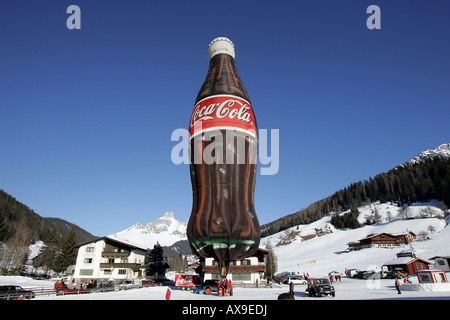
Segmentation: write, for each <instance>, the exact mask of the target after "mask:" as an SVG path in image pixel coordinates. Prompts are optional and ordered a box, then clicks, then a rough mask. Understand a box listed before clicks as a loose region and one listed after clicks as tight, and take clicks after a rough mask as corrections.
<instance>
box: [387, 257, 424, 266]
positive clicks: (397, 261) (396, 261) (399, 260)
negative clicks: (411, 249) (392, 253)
mask: <svg viewBox="0 0 450 320" xmlns="http://www.w3.org/2000/svg"><path fill="white" fill-rule="evenodd" d="M416 260H421V261H423V262H425V263H428V264H430V262H429V261H427V260H424V259H421V258H412V257H402V258H397V259H394V260H390V261H388V262H385V263H384V264H383V266H393V265H399V264H410V263H411V262H413V261H416Z"/></svg>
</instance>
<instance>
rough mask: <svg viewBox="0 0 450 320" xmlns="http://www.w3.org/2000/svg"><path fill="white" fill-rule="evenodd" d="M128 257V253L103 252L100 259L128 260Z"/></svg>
mask: <svg viewBox="0 0 450 320" xmlns="http://www.w3.org/2000/svg"><path fill="white" fill-rule="evenodd" d="M129 256H130V252H126V251H122V252H115V251H103V252H102V258H128V257H129Z"/></svg>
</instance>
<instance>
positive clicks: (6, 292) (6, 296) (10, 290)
mask: <svg viewBox="0 0 450 320" xmlns="http://www.w3.org/2000/svg"><path fill="white" fill-rule="evenodd" d="M35 296H36V295H35V293H34V292H33V291H31V290H25V289H24V288H22V287H20V286H0V300H18V299H19V298H21V297H23V298H24V299H31V298H34V297H35Z"/></svg>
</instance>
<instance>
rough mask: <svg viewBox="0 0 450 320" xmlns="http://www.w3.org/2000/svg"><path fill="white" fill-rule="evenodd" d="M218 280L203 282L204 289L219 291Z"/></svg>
mask: <svg viewBox="0 0 450 320" xmlns="http://www.w3.org/2000/svg"><path fill="white" fill-rule="evenodd" d="M217 282H218V280H205V282H203V289H205V290H206V289H208V288H209V289H211V291H212V292H219V286H218V285H217Z"/></svg>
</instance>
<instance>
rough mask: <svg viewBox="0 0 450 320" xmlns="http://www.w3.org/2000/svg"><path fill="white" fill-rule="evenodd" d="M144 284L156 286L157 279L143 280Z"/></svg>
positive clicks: (144, 285) (145, 285)
mask: <svg viewBox="0 0 450 320" xmlns="http://www.w3.org/2000/svg"><path fill="white" fill-rule="evenodd" d="M142 286H143V287H154V286H155V281H153V280H152V279H145V280H142Z"/></svg>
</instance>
